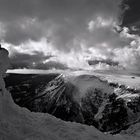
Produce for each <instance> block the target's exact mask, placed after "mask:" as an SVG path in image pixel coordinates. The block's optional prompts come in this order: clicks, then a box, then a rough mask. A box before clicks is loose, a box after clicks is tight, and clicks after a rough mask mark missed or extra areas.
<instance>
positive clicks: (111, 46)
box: [0, 0, 140, 70]
mask: <svg viewBox="0 0 140 140" xmlns="http://www.w3.org/2000/svg"><path fill="white" fill-rule="evenodd" d="M139 14H140V1H139V0H0V42H1V44H2V45H3V47H5V48H7V49H8V50H9V52H10V58H11V62H12V66H13V68H20V67H21V68H23V67H25V68H42V69H49V68H53V67H55V68H60V69H66V68H81V69H102V68H104V69H110V68H111V69H112V68H113V69H114V68H115V69H120V68H125V69H128V70H129V69H131V70H140V15H139Z"/></svg>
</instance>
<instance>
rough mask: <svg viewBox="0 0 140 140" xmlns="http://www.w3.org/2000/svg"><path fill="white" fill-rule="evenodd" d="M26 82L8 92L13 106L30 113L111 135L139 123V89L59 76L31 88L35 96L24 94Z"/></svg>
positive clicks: (93, 77)
mask: <svg viewBox="0 0 140 140" xmlns="http://www.w3.org/2000/svg"><path fill="white" fill-rule="evenodd" d="M38 79H39V77H38ZM30 80H31V81H32V79H30ZM30 80H29V81H30ZM29 81H28V82H29ZM33 81H34V80H33ZM28 82H27V81H26V85H25V83H24V82H23V83H22V84H20V85H19V86H17V85H16V86H13V87H12V88H11V93H12V95H13V99H14V101H15V102H16V103H17V104H19V105H20V106H24V107H26V108H28V109H29V110H31V111H34V112H43V113H49V114H52V115H54V116H56V117H57V118H61V119H62V120H65V121H72V122H78V123H82V124H87V125H92V126H95V127H96V128H98V129H99V130H101V131H103V132H108V133H112V134H116V133H119V132H120V131H122V130H124V129H127V128H128V127H129V126H130V125H131V124H134V123H137V122H139V112H140V102H139V101H140V96H139V93H140V92H139V90H135V89H131V88H127V87H126V86H124V85H119V84H115V83H108V82H107V81H103V80H101V79H100V78H98V77H96V76H93V75H80V76H64V75H59V76H56V77H55V78H54V79H53V80H51V81H50V82H49V83H48V82H46V81H44V82H43V83H41V84H39V85H38V86H37V87H34V88H35V90H34V91H35V93H30V92H29V93H28V90H27V89H28V87H29V86H30V85H29V84H28ZM29 83H30V84H31V82H29ZM15 89H18V90H17V91H16V90H15ZM19 92H20V93H22V94H19Z"/></svg>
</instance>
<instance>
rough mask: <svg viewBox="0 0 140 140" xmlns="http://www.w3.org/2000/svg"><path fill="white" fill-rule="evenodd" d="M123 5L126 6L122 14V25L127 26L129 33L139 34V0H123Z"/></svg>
mask: <svg viewBox="0 0 140 140" xmlns="http://www.w3.org/2000/svg"><path fill="white" fill-rule="evenodd" d="M123 7H127V8H126V10H125V12H124V14H123V21H122V26H127V27H129V28H130V32H131V33H133V34H139V35H140V1H139V0H124V1H123V4H122V8H123Z"/></svg>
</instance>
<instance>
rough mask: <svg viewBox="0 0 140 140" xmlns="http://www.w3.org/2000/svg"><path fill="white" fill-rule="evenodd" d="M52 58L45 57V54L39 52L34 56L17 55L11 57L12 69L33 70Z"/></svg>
mask: <svg viewBox="0 0 140 140" xmlns="http://www.w3.org/2000/svg"><path fill="white" fill-rule="evenodd" d="M51 57H52V56H44V54H43V53H39V52H36V53H35V54H34V55H29V54H20V53H17V54H15V55H14V56H12V57H11V68H31V67H33V66H34V65H37V64H40V63H42V61H45V60H46V59H49V58H51Z"/></svg>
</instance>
